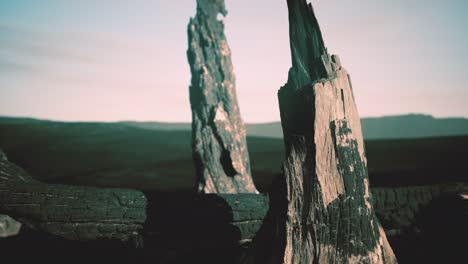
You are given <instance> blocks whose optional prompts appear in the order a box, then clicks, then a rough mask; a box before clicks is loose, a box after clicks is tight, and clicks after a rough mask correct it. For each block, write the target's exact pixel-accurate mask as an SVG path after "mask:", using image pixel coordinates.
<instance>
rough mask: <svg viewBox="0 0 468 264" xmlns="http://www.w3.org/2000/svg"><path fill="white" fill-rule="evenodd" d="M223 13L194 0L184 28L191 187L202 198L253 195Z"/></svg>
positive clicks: (218, 2) (219, 6)
mask: <svg viewBox="0 0 468 264" xmlns="http://www.w3.org/2000/svg"><path fill="white" fill-rule="evenodd" d="M226 14H227V11H226V9H225V5H224V0H197V13H196V15H195V17H194V18H192V19H190V23H189V25H188V39H189V48H188V51H187V57H188V61H189V64H190V71H191V73H192V81H191V85H190V104H191V108H192V147H193V158H194V162H195V168H196V183H195V184H196V187H197V189H198V191H199V192H202V193H257V190H256V188H255V185H254V182H253V180H252V177H251V174H250V161H249V154H248V151H247V143H246V135H245V133H246V132H245V126H244V123H243V121H242V118H241V116H240V112H239V106H238V104H237V95H236V80H235V76H234V72H233V68H232V62H231V51H230V49H229V46H228V44H227V40H226V37H225V36H224V24H223V21H220V20H219V19H218V18H219V17H218V16H224V15H226Z"/></svg>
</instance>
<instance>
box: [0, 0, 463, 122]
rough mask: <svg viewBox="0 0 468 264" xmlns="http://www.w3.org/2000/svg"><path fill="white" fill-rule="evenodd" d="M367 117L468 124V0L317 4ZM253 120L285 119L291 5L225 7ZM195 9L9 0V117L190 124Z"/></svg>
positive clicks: (258, 2)
mask: <svg viewBox="0 0 468 264" xmlns="http://www.w3.org/2000/svg"><path fill="white" fill-rule="evenodd" d="M312 4H313V5H314V9H315V12H316V14H317V17H318V20H319V23H320V24H321V28H322V31H323V35H324V39H325V44H326V45H327V47H328V50H329V52H330V53H333V54H339V55H340V57H341V61H342V64H343V65H344V67H345V68H346V69H347V70H348V71H349V73H350V74H351V79H352V82H353V88H354V92H355V97H356V100H357V104H358V109H359V112H360V114H361V116H363V117H368V116H382V115H395V114H406V113H425V114H432V115H435V116H438V117H447V116H457V117H460V116H462V117H468V33H467V32H468V31H467V28H468V16H467V15H466V14H468V2H467V1H466V0H445V1H440V0H438V1H435V0H392V1H390V0H312ZM226 6H227V9H228V12H229V13H228V16H227V18H226V19H225V23H226V36H227V39H228V42H229V45H230V46H231V51H232V56H233V63H234V71H235V73H236V76H237V93H238V99H239V104H240V108H241V112H242V116H243V118H244V120H245V121H246V122H268V121H277V120H279V119H280V118H279V111H278V101H277V97H276V92H277V90H278V89H279V88H280V86H282V85H283V84H284V83H285V82H286V79H287V72H288V69H289V67H290V65H291V59H290V51H289V39H288V20H287V19H288V18H287V16H288V12H287V6H286V0H226ZM194 14H195V1H194V0H173V1H157V0H126V1H124V0H80V1H76V0H0V115H7V116H28V117H36V118H44V119H54V120H67V121H116V120H147V121H149V120H152V121H190V120H191V113H190V105H189V97H188V86H189V83H190V71H189V67H188V64H187V59H186V50H187V30H186V28H187V23H188V20H189V17H191V16H193V15H194Z"/></svg>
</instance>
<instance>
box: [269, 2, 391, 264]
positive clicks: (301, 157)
mask: <svg viewBox="0 0 468 264" xmlns="http://www.w3.org/2000/svg"><path fill="white" fill-rule="evenodd" d="M288 9H289V23H290V25H289V30H290V47H291V55H292V68H291V69H290V70H289V76H288V82H287V83H286V84H285V85H284V86H283V87H281V89H280V90H279V92H278V98H279V103H280V112H281V121H282V126H283V131H284V140H285V146H286V160H285V162H284V164H283V169H284V177H285V179H284V184H285V187H284V190H285V192H284V197H283V199H284V201H285V202H284V203H283V204H284V205H285V206H286V208H284V209H282V210H280V211H281V212H284V213H285V218H278V221H277V228H278V229H279V230H280V234H283V235H280V236H277V237H276V240H277V243H278V244H279V245H280V248H282V249H281V252H282V254H279V255H277V256H275V257H274V259H273V261H274V262H275V263H288V264H289V263H291V264H292V263H294V264H296V263H297V264H299V263H301V264H302V263H396V259H395V257H394V254H393V251H392V249H391V248H390V246H389V244H388V242H387V239H386V236H385V233H384V232H383V229H382V227H381V226H380V223H379V221H378V219H377V217H376V216H375V213H374V210H373V206H372V196H371V193H370V191H369V182H368V175H367V164H366V157H365V153H364V142H363V139H362V132H361V124H360V120H359V115H358V112H357V109H356V104H355V102H354V96H353V91H352V87H351V82H350V79H349V75H348V73H347V72H346V70H345V69H344V68H343V67H342V66H341V63H340V60H339V58H338V57H337V56H336V55H333V56H330V55H329V54H328V52H327V49H326V48H325V45H324V41H323V38H322V34H321V32H320V28H319V25H318V22H317V19H316V18H315V15H314V12H313V9H312V6H311V5H310V4H307V2H306V1H305V0H288Z"/></svg>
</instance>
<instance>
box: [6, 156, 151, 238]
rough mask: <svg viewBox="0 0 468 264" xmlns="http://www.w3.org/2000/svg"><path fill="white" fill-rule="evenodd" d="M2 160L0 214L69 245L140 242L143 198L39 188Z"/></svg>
mask: <svg viewBox="0 0 468 264" xmlns="http://www.w3.org/2000/svg"><path fill="white" fill-rule="evenodd" d="M2 156H3V158H2V159H0V214H5V215H9V216H10V217H12V218H14V219H16V220H17V221H19V222H21V223H22V224H24V225H26V226H28V227H30V228H33V229H37V230H41V231H43V232H45V233H49V234H52V235H55V236H59V237H63V238H65V239H69V240H81V241H85V240H95V239H116V240H120V241H136V242H137V241H139V240H141V235H140V233H141V230H142V228H143V223H144V222H145V220H146V197H145V196H144V194H143V193H142V192H140V191H136V190H124V189H102V188H91V187H79V186H67V185H58V184H45V183H41V182H39V181H37V180H35V179H33V178H32V177H31V176H30V175H28V174H27V173H26V172H25V171H24V170H23V169H21V168H19V167H18V166H16V165H15V164H13V163H11V162H9V161H8V160H7V159H6V156H5V155H4V154H3V155H2Z"/></svg>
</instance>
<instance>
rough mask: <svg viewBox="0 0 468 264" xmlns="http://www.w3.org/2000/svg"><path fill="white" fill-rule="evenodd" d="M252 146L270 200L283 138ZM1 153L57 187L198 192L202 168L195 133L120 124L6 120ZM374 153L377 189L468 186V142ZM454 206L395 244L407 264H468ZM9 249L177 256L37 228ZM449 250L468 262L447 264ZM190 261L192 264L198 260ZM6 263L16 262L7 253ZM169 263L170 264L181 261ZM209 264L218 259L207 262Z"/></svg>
mask: <svg viewBox="0 0 468 264" xmlns="http://www.w3.org/2000/svg"><path fill="white" fill-rule="evenodd" d="M248 145H249V152H250V157H251V163H252V164H251V165H252V171H253V177H254V181H255V183H256V185H257V187H258V189H259V190H260V191H261V192H267V191H268V190H269V188H270V185H271V181H272V178H273V177H274V176H275V175H278V174H279V173H280V164H281V160H282V157H283V143H282V140H280V139H272V138H262V137H249V138H248ZM0 148H1V149H3V150H4V151H5V152H6V153H7V155H8V157H9V159H10V160H11V161H12V162H14V163H16V164H18V165H19V166H21V167H23V168H25V169H26V170H27V171H28V172H29V173H30V174H32V175H33V176H35V177H36V178H38V179H41V180H44V181H47V182H53V183H69V184H78V185H94V186H106V187H126V188H138V189H142V190H145V191H156V192H177V191H186V190H190V189H191V188H192V181H193V177H192V175H193V171H194V170H193V164H192V160H191V147H190V132H189V131H157V130H149V129H142V128H137V127H131V126H128V125H123V124H115V123H109V124H106V123H56V122H36V121H31V122H20V123H8V124H6V123H1V122H0ZM366 152H367V157H368V166H369V176H370V182H371V186H373V187H399V186H408V185H428V184H434V183H447V182H467V180H468V172H467V169H466V161H467V160H468V136H458V137H441V138H424V139H400V140H368V141H366ZM444 199H445V198H444ZM446 199H452V200H449V201H447V200H445V201H444V200H441V201H437V202H435V203H434V204H432V205H431V207H429V208H427V209H426V210H425V211H424V212H423V213H422V214H421V216H419V217H420V219H421V220H420V221H421V222H422V223H423V224H422V225H421V226H422V227H423V229H424V228H425V230H422V231H426V232H421V234H419V235H408V236H405V237H403V238H402V237H395V238H392V239H390V242H391V243H392V247H393V248H394V250H395V252H396V254H397V256H398V258H399V260H400V263H457V262H458V260H462V262H458V263H468V261H466V262H465V261H463V260H465V259H466V258H465V255H466V254H464V253H465V251H464V247H466V241H463V240H462V239H466V238H465V237H462V236H461V234H466V230H460V229H459V228H460V226H461V227H463V228H465V229H466V226H467V224H466V223H463V222H461V223H460V221H463V220H464V219H467V218H466V208H468V207H467V206H466V205H464V204H461V205H460V206H458V205H459V203H463V201H459V200H457V197H451V198H446ZM447 204H449V205H452V206H447ZM460 208H462V209H464V210H460ZM427 230H429V231H427ZM25 239H27V240H25ZM456 240H461V241H459V242H458V241H456ZM445 242H447V243H445ZM448 242H450V243H448ZM454 242H456V243H454ZM415 245H416V246H415ZM159 246H161V245H159ZM457 246H459V248H457ZM444 247H450V248H444ZM454 247H455V248H454ZM0 248H2V249H3V250H6V251H5V252H9V254H7V255H8V256H15V259H14V262H15V263H24V262H26V259H28V258H30V257H31V256H35V258H36V260H41V261H42V259H45V258H47V259H48V260H49V262H50V263H51V262H57V263H58V262H65V261H66V262H67V263H83V262H87V261H88V262H89V259H90V257H91V256H92V258H93V260H96V261H97V260H98V259H99V258H102V260H105V261H106V262H105V263H107V262H113V263H135V262H139V263H142V262H144V261H143V260H145V259H148V257H149V256H151V257H150V259H153V260H156V259H163V260H164V258H166V257H167V256H156V255H157V253H156V252H154V250H145V251H142V250H135V249H129V248H128V247H126V246H123V245H115V244H109V243H107V242H106V243H102V244H99V243H98V244H93V246H91V247H90V246H89V245H88V244H86V243H78V242H77V243H75V242H64V241H61V240H59V239H56V238H53V237H51V238H48V239H47V240H46V241H44V240H43V238H42V237H41V236H39V235H37V234H35V233H34V231H31V230H30V231H27V232H25V233H24V234H22V235H20V236H18V237H15V238H12V239H8V241H7V240H3V239H0ZM465 249H466V248H465ZM3 250H2V251H3ZM238 250H241V249H239V248H236V249H229V250H227V251H223V250H221V249H220V250H215V251H216V252H215V254H214V255H216V254H218V255H219V256H225V255H229V254H233V255H232V256H234V255H235V254H234V253H236V252H237V253H238ZM444 250H445V251H444ZM22 252H25V254H22ZM58 252H60V254H58ZM444 252H458V253H459V254H460V255H459V256H458V255H456V256H455V255H453V254H452V256H447V255H446V254H445V253H444ZM179 253H180V252H179ZM212 253H213V251H209V250H205V251H199V252H188V253H187V256H195V255H202V256H203V255H204V254H212ZM2 254H3V253H2ZM171 254H177V253H171ZM110 256H112V257H110ZM199 257H201V256H199ZM22 258H24V261H22ZM187 258H188V259H186V261H187V262H185V263H188V262H190V261H189V260H190V259H191V257H187ZM3 259H8V258H7V257H5V255H4V258H3ZM169 259H170V258H169ZM169 259H168V262H164V261H163V260H161V262H162V263H172V262H170V261H169ZM450 259H456V260H457V262H450V261H449V260H450ZM12 263H13V262H12ZM101 263H102V261H101ZM153 263H157V262H153ZM182 263H184V262H183V261H182ZM205 263H210V261H209V260H208V259H207V260H206V261H205ZM212 263H216V261H215V260H213V261H212Z"/></svg>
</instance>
